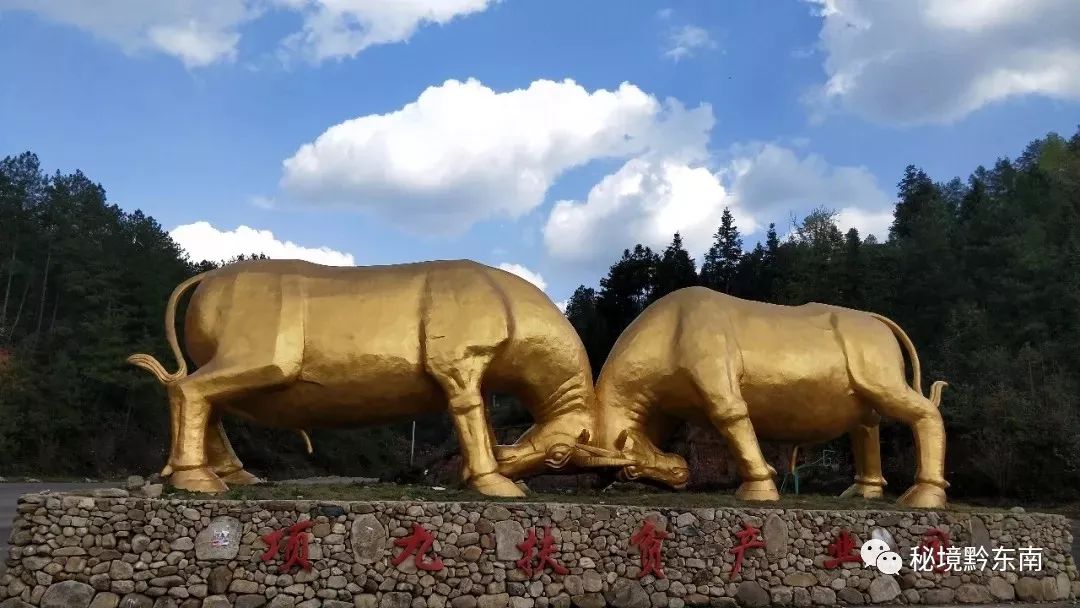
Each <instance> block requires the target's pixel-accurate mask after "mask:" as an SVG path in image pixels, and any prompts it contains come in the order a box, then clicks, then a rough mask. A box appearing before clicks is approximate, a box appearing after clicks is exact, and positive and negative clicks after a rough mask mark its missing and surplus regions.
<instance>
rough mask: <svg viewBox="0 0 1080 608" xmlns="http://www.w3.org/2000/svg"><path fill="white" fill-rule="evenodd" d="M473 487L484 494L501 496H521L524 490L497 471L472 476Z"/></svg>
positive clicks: (471, 483)
mask: <svg viewBox="0 0 1080 608" xmlns="http://www.w3.org/2000/svg"><path fill="white" fill-rule="evenodd" d="M470 485H472V487H473V489H474V490H476V491H477V492H480V493H481V494H484V495H486V496H500V497H503V498H521V497H522V496H525V492H522V491H521V488H519V487H518V486H517V484H515V483H514V482H512V481H510V479H509V478H507V477H503V476H502V475H499V474H498V473H487V474H485V475H480V476H478V477H474V478H472V479H471V480H470Z"/></svg>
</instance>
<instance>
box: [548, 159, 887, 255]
mask: <svg viewBox="0 0 1080 608" xmlns="http://www.w3.org/2000/svg"><path fill="white" fill-rule="evenodd" d="M820 205H824V206H827V207H829V208H833V209H836V210H837V211H838V217H837V221H838V223H839V224H840V225H841V227H842V228H843V229H844V230H847V229H848V228H851V227H856V228H858V229H859V231H860V232H862V233H863V234H867V233H873V234H875V235H877V236H878V237H879V238H881V237H883V236H884V235H885V234H886V233H887V230H888V226H889V223H891V221H892V212H891V202H890V200H889V198H888V196H887V195H886V194H885V193H884V192H882V191H881V190H880V188H878V185H877V183H876V180H875V179H874V177H873V175H871V174H870V172H869V171H868V170H867V169H865V168H863V167H834V166H831V165H830V164H829V163H827V162H825V160H823V159H822V158H820V157H818V156H815V155H812V154H811V155H804V156H799V155H798V154H797V153H796V152H795V151H793V150H791V149H790V148H786V147H783V146H779V145H775V144H751V145H743V146H738V147H735V148H733V149H732V154H731V158H730V160H728V161H727V162H726V164H724V165H723V166H722V167H721V168H720V169H719V170H716V171H713V170H711V169H710V168H708V167H706V166H701V165H693V164H688V163H685V162H682V161H679V160H672V159H668V158H656V157H648V156H643V157H639V158H634V159H632V160H630V161H628V162H627V163H626V164H624V165H623V166H622V167H621V168H620V169H619V170H618V171H616V172H614V173H612V174H610V175H608V176H606V177H604V178H603V179H602V180H601V181H600V183H598V184H597V185H596V186H594V187H593V188H592V190H591V191H590V192H589V193H588V196H587V197H586V198H585V200H584V201H572V200H563V201H558V202H556V203H555V205H554V207H553V208H552V211H551V214H550V215H549V217H548V220H547V223H546V225H545V226H544V243H545V245H546V247H547V249H548V252H549V253H550V254H551V255H552V256H553V257H556V258H559V259H562V260H566V261H574V262H588V263H595V262H597V261H599V260H602V259H606V258H608V257H610V255H611V252H612V251H619V250H622V249H624V248H626V247H629V246H631V245H633V244H634V243H642V244H645V245H648V246H650V247H653V248H654V249H659V248H663V247H664V246H666V245H667V244H668V243H670V242H671V237H672V234H674V233H675V232H679V233H681V235H682V237H683V241H684V243H685V245H686V248H687V250H688V251H690V253H691V255H695V256H699V255H701V254H702V253H704V252H705V251H706V250H707V249H708V248H709V245H710V244H711V242H712V235H713V234H714V233H715V231H716V228H717V226H719V225H720V218H721V215H722V214H723V211H724V209H725V208H728V209H730V210H731V212H732V214H733V215H734V216H735V222H736V224H737V225H738V226H739V230H740V231H741V232H742V233H743V234H752V233H754V232H757V231H759V230H760V229H761V228H762V227H763V226H764V225H765V224H766V223H767V222H768V221H769V220H770V219H772V220H775V219H776V218H777V217H782V216H784V215H786V214H789V213H793V212H801V211H805V210H807V209H811V208H814V207H817V206H820Z"/></svg>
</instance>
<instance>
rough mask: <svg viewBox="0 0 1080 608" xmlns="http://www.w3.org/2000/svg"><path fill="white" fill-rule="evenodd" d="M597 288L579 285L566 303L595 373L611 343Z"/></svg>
mask: <svg viewBox="0 0 1080 608" xmlns="http://www.w3.org/2000/svg"><path fill="white" fill-rule="evenodd" d="M597 300H598V298H597V295H596V290H594V289H593V288H591V287H585V286H584V285H579V286H578V288H577V289H575V290H574V294H573V295H572V296H570V299H569V300H568V301H567V303H566V318H567V319H569V320H570V324H571V325H573V326H574V329H576V330H577V333H578V336H579V337H580V338H581V342H582V344H584V345H585V351H586V352H587V353H588V354H589V365H590V367H592V372H593V375H598V374H599V373H600V368H601V367H602V366H603V365H604V359H605V358H606V357H607V353H608V350H610V349H611V344H608V343H607V339H608V336H607V328H606V326H605V324H604V319H603V318H602V317H601V316H600V314H599V312H598V311H597Z"/></svg>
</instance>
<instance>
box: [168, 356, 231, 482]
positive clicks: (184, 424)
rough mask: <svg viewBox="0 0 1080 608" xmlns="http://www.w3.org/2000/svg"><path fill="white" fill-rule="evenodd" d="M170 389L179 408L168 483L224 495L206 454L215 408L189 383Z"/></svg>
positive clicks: (173, 386)
mask: <svg viewBox="0 0 1080 608" xmlns="http://www.w3.org/2000/svg"><path fill="white" fill-rule="evenodd" d="M193 377H194V375H192V376H188V377H187V378H185V379H184V380H182V381H180V382H179V383H177V384H174V385H172V386H170V387H169V396H170V402H172V403H173V404H175V405H174V406H173V407H176V408H177V412H178V416H177V418H178V420H177V428H176V436H175V442H174V444H173V454H172V457H171V458H170V459H169V464H168V466H167V467H166V469H167V470H169V471H170V475H169V483H170V484H171V485H172V486H174V487H176V488H179V489H181V490H190V491H192V492H223V491H225V490H227V489H228V487H227V486H226V485H225V483H224V482H222V481H221V479H220V478H218V476H217V475H215V474H214V472H213V471H212V470H211V469H210V467H209V466H208V461H207V453H206V435H207V427H208V426H209V423H210V414H211V410H212V406H211V405H210V402H209V401H207V400H206V398H205V397H203V396H202V395H201V394H199V392H198V390H197V388H196V387H194V386H193V385H192V384H191V383H190V382H188V380H189V379H190V378H193Z"/></svg>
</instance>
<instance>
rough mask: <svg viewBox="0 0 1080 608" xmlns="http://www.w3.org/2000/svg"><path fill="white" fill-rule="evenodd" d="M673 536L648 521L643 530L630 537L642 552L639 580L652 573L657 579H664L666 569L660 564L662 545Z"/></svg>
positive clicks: (631, 541) (632, 542)
mask: <svg viewBox="0 0 1080 608" xmlns="http://www.w3.org/2000/svg"><path fill="white" fill-rule="evenodd" d="M669 536H671V535H670V534H668V533H667V532H665V531H663V530H657V529H656V526H655V525H653V522H652V520H651V519H646V520H645V522H644V523H642V524H641V529H640V530H638V531H637V533H635V534H634V535H633V536H631V537H630V544H631V545H635V546H637V548H638V550H639V551H640V552H641V572H639V573H638V578H643V577H644V576H645V575H646V574H649V573H652V574H655V575H656V578H665V577H664V568H663V565H662V564H661V563H660V544H661V543H662V542H663V541H664V539H665V538H667V537H669Z"/></svg>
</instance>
